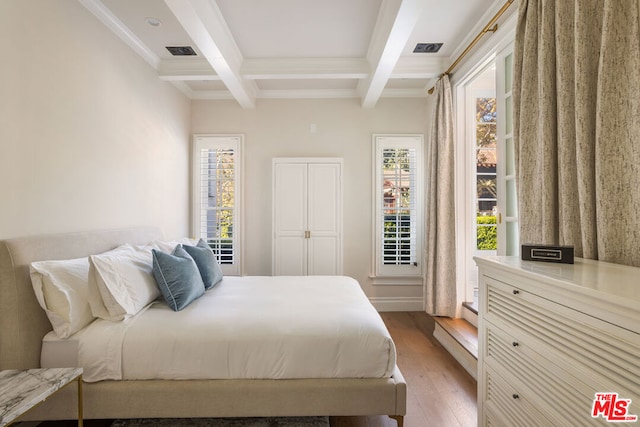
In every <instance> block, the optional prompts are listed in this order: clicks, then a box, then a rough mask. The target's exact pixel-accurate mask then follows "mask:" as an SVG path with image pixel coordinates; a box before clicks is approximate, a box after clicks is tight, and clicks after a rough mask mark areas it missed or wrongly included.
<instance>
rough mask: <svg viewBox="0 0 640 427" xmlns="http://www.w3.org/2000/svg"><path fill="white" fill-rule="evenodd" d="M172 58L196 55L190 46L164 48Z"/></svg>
mask: <svg viewBox="0 0 640 427" xmlns="http://www.w3.org/2000/svg"><path fill="white" fill-rule="evenodd" d="M166 48H167V50H168V51H169V52H171V54H172V55H173V56H193V55H197V53H196V51H195V50H193V48H192V47H191V46H166Z"/></svg>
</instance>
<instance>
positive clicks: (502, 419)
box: [475, 257, 640, 427]
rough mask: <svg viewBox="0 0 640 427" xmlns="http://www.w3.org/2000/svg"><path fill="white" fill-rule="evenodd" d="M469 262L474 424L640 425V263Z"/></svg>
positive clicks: (480, 259)
mask: <svg viewBox="0 0 640 427" xmlns="http://www.w3.org/2000/svg"><path fill="white" fill-rule="evenodd" d="M475 260H476V263H477V264H478V268H479V286H480V292H479V294H480V301H479V311H478V314H479V328H478V338H479V360H478V425H479V426H509V427H511V426H563V425H566V426H577V425H580V426H589V425H611V424H610V421H613V420H616V421H618V420H619V419H621V418H622V419H625V420H626V421H624V422H619V421H618V422H616V424H615V425H630V426H640V268H634V267H629V266H622V265H617V264H611V263H605V262H599V261H592V260H584V259H580V258H578V259H576V262H575V264H572V265H570V264H555V263H546V262H531V261H521V260H520V259H519V258H518V257H478V258H475ZM596 393H607V394H605V395H603V396H600V397H599V399H598V403H597V404H596V406H595V412H596V417H592V414H593V412H594V399H596ZM611 393H617V396H613V395H612V394H611ZM612 399H613V402H612ZM625 399H627V400H629V399H630V400H631V402H628V401H625ZM609 408H611V410H610V409H609ZM633 416H637V417H638V418H637V421H635V422H634V421H633V418H634V417H633Z"/></svg>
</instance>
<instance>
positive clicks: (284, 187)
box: [273, 158, 342, 275]
mask: <svg viewBox="0 0 640 427" xmlns="http://www.w3.org/2000/svg"><path fill="white" fill-rule="evenodd" d="M341 174H342V161H341V159H297V158H295V159H291V158H286V159H274V163H273V274H274V275H337V274H342V178H341Z"/></svg>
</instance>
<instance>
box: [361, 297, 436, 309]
mask: <svg viewBox="0 0 640 427" xmlns="http://www.w3.org/2000/svg"><path fill="white" fill-rule="evenodd" d="M369 301H371V304H373V306H374V307H375V308H376V310H378V311H379V312H383V311H424V301H423V299H422V297H372V298H369Z"/></svg>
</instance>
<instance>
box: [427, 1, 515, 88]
mask: <svg viewBox="0 0 640 427" xmlns="http://www.w3.org/2000/svg"><path fill="white" fill-rule="evenodd" d="M511 3H513V0H507V2H506V3H505V4H504V5H503V6H502V7H501V8H500V10H499V11H498V13H496V14H495V16H494V17H493V18H492V19H491V21H489V22H488V23H487V25H485V26H484V28H483V29H482V31H480V32H479V33H478V35H477V36H476V38H475V39H473V41H472V42H471V43H469V46H467V48H466V49H465V50H464V51H463V52H462V53H461V54H460V56H458V58H457V59H456V60H455V61H453V64H451V66H450V67H449V68H447V71H445V72H444V73H442V74H440V77H438V80H440V79H441V78H442V77H443V76H446V75H448V74H451V71H453V69H454V68H456V66H457V65H458V63H460V61H461V60H462V58H464V56H465V55H466V54H467V53H469V51H470V50H471V49H473V47H474V46H475V45H476V44H477V43H478V42H479V41H480V38H481V37H482V36H484V35H485V34H486V33H488V32H491V33H495V32H496V31H497V30H498V24H496V21H497V20H498V19H500V17H501V16H502V14H503V13H505V12H506V11H507V9H508V8H509V6H511ZM434 88H435V87H432V88H431V89H429V91H428V93H429V95H431V94H432V93H433V90H434Z"/></svg>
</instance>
